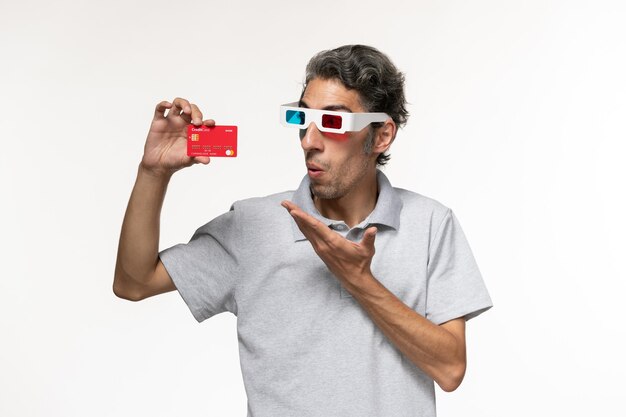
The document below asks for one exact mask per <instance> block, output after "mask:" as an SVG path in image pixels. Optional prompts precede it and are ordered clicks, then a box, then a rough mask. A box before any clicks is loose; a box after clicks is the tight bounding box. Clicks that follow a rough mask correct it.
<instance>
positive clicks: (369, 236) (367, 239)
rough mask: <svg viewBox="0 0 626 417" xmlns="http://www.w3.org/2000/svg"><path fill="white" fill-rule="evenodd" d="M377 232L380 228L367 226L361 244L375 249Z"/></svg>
mask: <svg viewBox="0 0 626 417" xmlns="http://www.w3.org/2000/svg"><path fill="white" fill-rule="evenodd" d="M376 232H378V229H377V228H375V227H369V228H367V230H365V233H364V234H363V239H362V240H361V245H363V246H365V247H366V248H367V249H372V250H374V241H375V240H376Z"/></svg>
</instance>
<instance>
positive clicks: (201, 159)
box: [193, 156, 211, 165]
mask: <svg viewBox="0 0 626 417" xmlns="http://www.w3.org/2000/svg"><path fill="white" fill-rule="evenodd" d="M193 160H194V163H195V164H197V163H201V164H204V165H207V164H208V163H209V162H211V158H209V157H208V156H194V157H193Z"/></svg>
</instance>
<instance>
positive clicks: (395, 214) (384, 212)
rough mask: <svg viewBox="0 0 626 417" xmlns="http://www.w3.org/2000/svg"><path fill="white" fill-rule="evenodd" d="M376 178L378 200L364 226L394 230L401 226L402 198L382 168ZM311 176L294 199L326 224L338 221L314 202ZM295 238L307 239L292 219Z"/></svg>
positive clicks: (303, 208)
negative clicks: (325, 215)
mask: <svg viewBox="0 0 626 417" xmlns="http://www.w3.org/2000/svg"><path fill="white" fill-rule="evenodd" d="M376 180H377V181H378V200H377V201H376V206H375V207H374V210H373V211H372V212H371V213H370V214H369V216H368V217H367V219H366V224H365V225H364V228H366V227H368V226H369V225H377V226H380V225H382V226H387V227H390V228H392V229H394V230H398V228H399V227H400V211H401V210H402V200H401V199H400V197H399V196H398V194H397V192H396V190H395V189H394V188H393V187H392V186H391V183H390V182H389V180H388V179H387V176H386V175H385V174H383V173H382V171H380V170H378V169H377V170H376ZM310 185H311V183H310V180H309V176H308V175H305V176H304V178H302V181H301V182H300V186H299V187H298V189H297V190H296V191H295V192H294V194H293V197H292V201H293V202H294V203H295V204H297V205H298V206H299V207H300V208H301V209H302V210H303V211H304V212H306V213H308V214H310V215H311V216H313V217H315V218H316V219H318V220H319V221H321V222H322V223H324V224H325V225H326V226H330V225H331V224H333V223H337V220H332V219H327V218H326V217H324V216H322V215H321V214H320V213H319V212H318V211H317V208H316V207H315V204H314V203H313V198H312V196H311V189H310ZM291 223H292V229H293V235H294V240H296V241H298V240H306V237H305V236H304V234H303V233H302V231H300V228H299V227H298V225H297V224H296V221H295V220H293V218H292V219H291Z"/></svg>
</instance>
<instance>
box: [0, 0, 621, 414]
mask: <svg viewBox="0 0 626 417" xmlns="http://www.w3.org/2000/svg"><path fill="white" fill-rule="evenodd" d="M625 21H626V7H625V6H624V3H623V2H620V1H613V2H610V1H588V2H581V1H546V0H541V1H484V0H483V1H471V2H469V1H405V2H403V1H393V0H390V1H383V2H381V1H376V2H374V1H349V2H344V1H338V0H333V1H326V0H320V1H315V2H287V1H285V2H280V1H276V0H266V1H262V2H252V1H250V2H243V1H230V2H228V3H227V2H208V1H205V2H201V1H178V2H174V1H160V0H152V1H141V2H127V1H120V0H109V1H106V2H79V1H63V0H59V1H54V2H46V1H20V2H9V1H5V0H2V1H1V3H0V35H1V37H0V42H1V43H0V59H1V65H0V135H1V141H2V142H1V144H2V146H1V147H0V186H1V194H0V199H1V200H0V201H1V204H0V244H1V248H0V249H1V250H0V254H1V255H0V256H1V263H0V265H1V267H2V271H1V273H0V274H1V280H0V338H1V340H2V343H1V345H0V415H2V416H81V417H84V416H93V417H96V416H137V415H139V416H152V417H156V416H173V415H180V416H183V415H184V416H213V415H219V416H245V413H246V397H245V391H244V387H243V383H242V379H241V370H240V368H239V362H238V361H239V357H238V348H237V334H236V327H235V326H236V318H235V317H234V316H233V315H231V314H221V315H219V316H216V317H213V318H212V319H210V320H208V321H205V322H203V323H202V324H201V325H199V324H198V323H197V322H196V321H195V320H194V319H193V317H192V315H191V313H190V312H189V310H188V309H187V307H186V305H185V304H184V302H183V301H182V299H181V298H180V296H179V294H178V293H177V292H172V293H168V294H165V295H161V296H158V297H153V298H150V299H147V300H145V301H142V302H139V303H132V302H129V301H126V300H122V299H118V298H116V297H115V296H114V295H113V292H112V289H111V286H112V281H113V271H114V266H115V256H116V252H117V243H118V239H119V232H120V227H121V224H122V219H123V216H124V212H125V209H126V205H127V203H128V198H129V196H130V193H131V190H132V187H133V184H134V181H135V177H136V172H137V166H138V164H139V161H140V160H141V156H142V154H143V146H144V141H145V137H146V133H147V130H148V127H149V125H150V121H151V119H152V115H153V111H154V107H155V105H156V104H157V103H158V102H159V101H161V100H164V99H167V100H170V101H171V100H173V99H174V98H175V97H177V96H180V97H185V98H187V99H189V100H191V101H192V102H194V103H197V104H198V105H199V106H200V108H201V109H202V110H203V111H204V114H205V116H206V117H213V118H214V119H216V120H217V122H218V123H220V124H229V123H233V124H237V125H238V126H239V129H240V134H239V146H240V149H239V153H240V156H239V157H238V158H237V159H218V158H215V159H213V161H212V162H211V163H210V164H209V165H208V166H204V165H195V166H193V167H191V168H189V169H186V170H183V171H181V172H178V173H177V174H176V175H175V176H174V178H173V179H172V181H171V182H170V185H169V188H168V194H167V196H166V199H165V204H164V207H163V211H162V217H161V219H162V223H161V246H160V248H161V249H163V248H166V247H169V246H172V245H174V244H176V243H180V242H187V241H188V240H189V238H190V237H191V235H192V233H193V232H194V231H195V230H196V228H197V227H199V226H200V225H202V224H204V223H206V222H207V221H208V220H210V219H211V218H213V217H214V216H216V215H218V214H220V213H222V212H224V211H225V210H227V209H228V208H229V206H230V204H231V203H232V202H233V201H235V200H237V199H242V198H246V197H251V196H261V195H266V194H270V193H274V192H278V191H283V190H285V189H294V188H296V187H297V185H298V183H299V181H300V179H301V177H302V176H303V175H304V173H305V170H304V165H303V158H302V153H301V149H300V145H299V142H298V139H297V135H296V134H295V132H294V131H292V130H289V131H288V130H286V129H284V128H283V127H282V126H280V125H279V123H278V106H279V105H280V104H281V103H285V102H289V101H294V100H297V99H298V97H299V94H300V91H301V82H302V79H303V78H302V77H303V73H304V66H305V64H306V62H307V61H308V59H309V58H310V57H311V56H312V55H313V54H314V53H315V52H318V51H320V50H322V49H329V48H334V47H336V46H339V45H343V44H347V43H363V44H370V45H373V46H375V47H377V48H379V49H380V50H382V51H384V52H385V53H387V54H388V55H389V56H390V57H391V59H392V60H393V61H394V62H395V64H396V65H397V66H398V67H399V68H400V70H401V71H403V72H404V73H405V74H406V79H407V83H406V94H407V98H408V101H409V102H410V105H409V111H410V112H411V117H410V119H409V123H408V125H407V126H406V128H405V129H404V130H403V131H400V134H399V135H398V137H397V139H396V142H395V143H394V145H393V147H392V152H391V154H392V160H391V162H390V165H389V166H388V168H387V169H386V170H385V172H386V173H387V175H388V177H389V178H390V180H391V182H392V184H393V185H395V186H398V187H403V188H408V189H411V190H414V191H417V192H419V193H421V194H424V195H427V196H429V197H432V198H435V199H437V200H439V201H440V202H442V203H443V204H445V205H447V206H449V207H451V208H452V209H453V210H454V211H455V213H456V214H457V216H458V218H459V220H460V222H461V224H462V226H463V229H464V231H465V233H466V235H467V237H468V239H469V242H470V245H471V247H472V249H473V251H474V255H475V257H476V259H477V261H478V264H479V266H480V269H481V271H482V273H483V276H484V279H485V282H486V284H487V287H488V288H489V291H490V293H491V296H492V298H493V301H494V304H495V306H494V308H493V309H492V310H490V311H488V312H487V313H485V314H484V315H481V316H479V317H478V318H476V319H474V320H472V321H470V322H468V326H467V342H468V358H469V361H468V370H467V373H466V376H465V380H464V382H463V384H462V385H461V387H460V388H459V389H458V390H456V391H455V392H453V393H444V392H442V391H438V397H437V398H438V400H437V402H438V411H439V415H440V416H460V415H463V416H498V417H501V416H537V415H544V416H554V415H568V416H586V415H602V416H617V415H624V413H625V412H626V411H625V407H624V405H623V403H622V402H621V401H619V400H618V398H619V397H621V394H622V393H623V389H624V383H623V382H622V381H623V375H624V372H625V371H626V367H625V366H624V361H623V352H624V350H625V348H626V346H625V343H624V336H625V330H624V325H623V324H622V320H621V318H622V317H621V314H622V311H623V308H621V305H622V299H623V297H624V296H623V294H624V289H625V285H624V278H625V268H624V263H623V254H624V249H625V245H624V243H623V237H624V236H625V232H626V225H625V221H624V215H623V213H624V212H625V211H626V200H625V198H624V178H626V172H625V171H626V169H625V167H624V164H623V159H624V155H625V154H624V150H625V147H624V145H623V143H624V141H625V140H626V135H625V133H626V128H625V123H624V120H625V117H624V115H625V111H626V100H625V98H624V97H626V81H625V79H626V78H625V74H626V49H625V46H624V45H625V42H624V40H625V39H626V25H625V24H624V22H625Z"/></svg>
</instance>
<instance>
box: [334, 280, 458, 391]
mask: <svg viewBox="0 0 626 417" xmlns="http://www.w3.org/2000/svg"><path fill="white" fill-rule="evenodd" d="M358 282H359V284H358V285H354V282H353V285H350V286H347V287H346V289H348V291H349V292H350V293H351V294H352V296H353V297H354V298H355V299H356V300H357V301H358V302H359V304H361V306H362V307H363V309H364V310H365V311H366V312H367V313H368V315H369V316H370V318H371V319H372V320H373V321H374V323H375V324H376V325H377V326H378V328H380V330H381V331H382V332H383V333H384V334H385V336H387V338H388V339H389V340H390V341H391V342H392V343H393V344H394V345H395V346H396V347H397V348H398V349H399V350H400V351H401V352H402V353H403V354H404V355H405V356H406V357H407V358H409V360H410V361H411V362H413V363H414V364H415V365H416V366H418V367H419V368H420V369H421V370H422V371H424V372H425V373H426V374H428V375H430V377H431V378H433V380H435V382H437V384H438V385H439V386H440V387H441V389H443V390H444V391H446V392H451V391H454V390H455V389H456V388H458V386H459V385H461V381H463V377H464V375H465V368H466V352H465V318H463V317H461V318H457V319H454V320H450V321H448V322H446V323H443V324H441V325H439V326H438V325H436V324H434V323H432V322H431V321H430V320H428V319H427V318H425V317H424V316H422V315H420V314H419V313H417V312H416V311H415V310H413V309H412V308H410V307H409V306H407V305H406V304H404V303H403V302H402V301H401V300H400V299H399V298H398V297H396V296H395V295H394V294H393V293H392V292H391V291H389V290H388V289H387V288H386V287H385V286H384V285H382V284H381V283H380V282H379V281H378V280H377V279H376V278H374V277H373V276H372V275H371V274H370V275H369V276H367V275H366V276H364V277H362V278H361V279H360V280H359V281H358Z"/></svg>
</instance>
